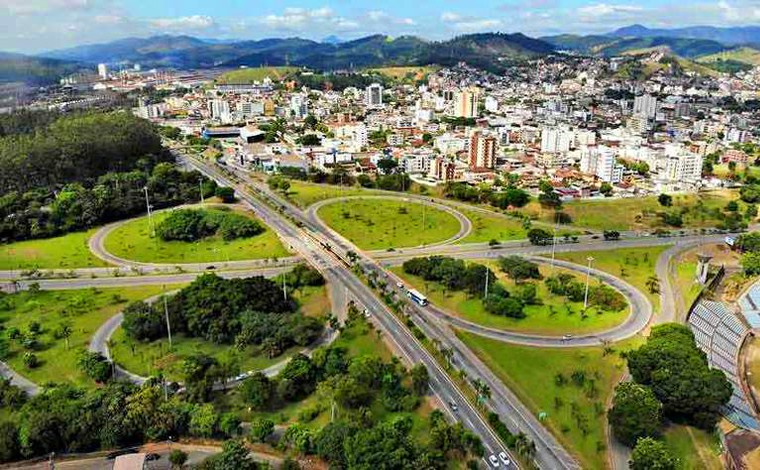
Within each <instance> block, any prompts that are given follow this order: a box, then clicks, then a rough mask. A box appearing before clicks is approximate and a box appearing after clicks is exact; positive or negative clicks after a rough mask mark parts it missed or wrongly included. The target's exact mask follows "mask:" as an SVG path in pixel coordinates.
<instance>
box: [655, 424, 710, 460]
mask: <svg viewBox="0 0 760 470" xmlns="http://www.w3.org/2000/svg"><path fill="white" fill-rule="evenodd" d="M663 437H664V439H665V443H666V444H667V445H668V447H669V448H670V450H671V452H673V455H675V456H676V458H677V459H678V469H679V470H694V469H701V470H720V469H722V468H724V467H723V463H722V462H721V460H720V440H719V439H718V437H717V436H716V435H714V434H710V433H707V432H705V431H702V430H701V429H697V428H693V427H690V426H680V425H671V426H668V428H667V429H666V430H665V433H664V436H663Z"/></svg>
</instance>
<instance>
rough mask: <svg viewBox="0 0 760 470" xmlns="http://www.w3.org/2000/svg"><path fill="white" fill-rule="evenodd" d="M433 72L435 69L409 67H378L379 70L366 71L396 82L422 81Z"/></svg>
mask: <svg viewBox="0 0 760 470" xmlns="http://www.w3.org/2000/svg"><path fill="white" fill-rule="evenodd" d="M435 70H436V67H428V66H424V67H416V66H409V67H380V68H374V69H368V70H367V71H368V72H374V73H378V74H380V75H385V76H386V77H390V78H393V79H396V80H401V79H414V80H422V79H424V78H425V77H426V76H427V75H428V74H429V73H431V72H434V71H435Z"/></svg>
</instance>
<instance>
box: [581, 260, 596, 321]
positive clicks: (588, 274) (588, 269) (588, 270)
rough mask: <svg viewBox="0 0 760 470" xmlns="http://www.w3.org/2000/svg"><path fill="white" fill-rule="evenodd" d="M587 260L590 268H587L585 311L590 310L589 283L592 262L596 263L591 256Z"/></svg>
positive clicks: (584, 296)
mask: <svg viewBox="0 0 760 470" xmlns="http://www.w3.org/2000/svg"><path fill="white" fill-rule="evenodd" d="M586 260H587V261H588V266H587V267H586V293H585V294H584V295H583V310H586V308H588V283H589V279H590V278H591V262H592V261H594V258H593V257H591V256H589V257H588V258H586Z"/></svg>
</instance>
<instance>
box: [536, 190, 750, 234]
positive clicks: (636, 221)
mask: <svg viewBox="0 0 760 470" xmlns="http://www.w3.org/2000/svg"><path fill="white" fill-rule="evenodd" d="M738 198H739V194H738V192H737V191H736V190H716V191H709V192H702V193H699V194H674V195H673V205H672V207H662V206H661V205H660V204H659V202H657V197H656V196H647V197H640V198H611V199H587V200H579V201H570V202H566V203H565V204H563V205H562V211H563V212H565V213H566V214H568V215H569V216H570V217H571V219H572V225H574V226H576V227H582V228H588V229H596V230H649V229H653V228H663V229H670V230H678V229H675V228H672V227H671V228H669V227H667V226H666V225H664V224H663V222H662V219H661V218H660V217H659V216H658V215H657V213H659V212H675V211H679V212H680V211H681V210H682V209H686V210H687V212H686V213H685V214H684V215H683V222H684V227H714V226H716V225H717V224H718V223H719V220H718V219H717V217H716V215H715V213H714V211H715V210H716V209H717V210H723V209H724V208H725V206H726V204H728V202H729V201H732V200H738ZM745 208H746V205H745V204H744V203H742V202H740V203H739V210H740V212H744V210H745ZM522 211H523V212H525V213H527V214H529V215H531V216H532V217H535V218H538V220H541V221H544V222H549V223H551V222H552V217H553V215H554V212H553V211H550V210H546V209H542V208H541V206H540V205H539V204H538V202H536V201H533V202H531V203H529V204H528V205H527V206H526V207H525V208H524V209H522Z"/></svg>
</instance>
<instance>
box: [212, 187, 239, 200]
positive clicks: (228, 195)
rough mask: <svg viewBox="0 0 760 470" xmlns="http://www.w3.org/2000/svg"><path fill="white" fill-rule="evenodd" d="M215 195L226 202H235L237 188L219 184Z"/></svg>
mask: <svg viewBox="0 0 760 470" xmlns="http://www.w3.org/2000/svg"><path fill="white" fill-rule="evenodd" d="M214 195H215V196H216V197H218V198H219V199H221V200H222V202H223V203H225V204H230V203H232V202H235V190H234V189H232V188H230V187H227V186H218V187H217V188H216V191H215V192H214Z"/></svg>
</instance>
